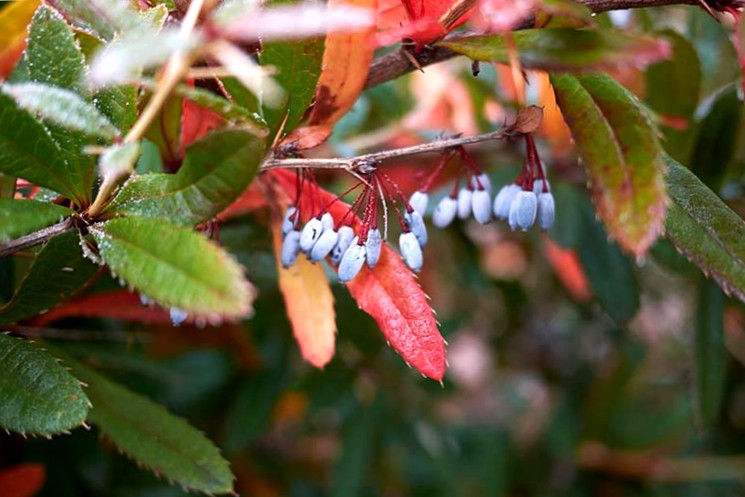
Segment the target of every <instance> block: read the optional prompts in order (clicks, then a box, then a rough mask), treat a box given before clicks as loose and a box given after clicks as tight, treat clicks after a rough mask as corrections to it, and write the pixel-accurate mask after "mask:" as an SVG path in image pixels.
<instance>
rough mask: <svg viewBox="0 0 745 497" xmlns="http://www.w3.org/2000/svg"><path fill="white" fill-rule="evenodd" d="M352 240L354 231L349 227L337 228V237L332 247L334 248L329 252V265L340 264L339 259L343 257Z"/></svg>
mask: <svg viewBox="0 0 745 497" xmlns="http://www.w3.org/2000/svg"><path fill="white" fill-rule="evenodd" d="M353 238H354V230H353V229H352V228H351V227H350V226H342V227H341V228H339V237H338V239H337V242H336V245H334V248H333V249H332V250H331V257H330V258H331V264H333V265H334V266H336V265H338V264H339V263H340V262H341V258H342V257H343V256H344V252H346V251H347V249H348V248H349V245H350V244H351V243H352V239H353Z"/></svg>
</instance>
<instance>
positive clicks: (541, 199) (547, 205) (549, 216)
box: [537, 192, 556, 231]
mask: <svg viewBox="0 0 745 497" xmlns="http://www.w3.org/2000/svg"><path fill="white" fill-rule="evenodd" d="M555 216H556V209H555V206H554V196H553V195H552V194H551V192H546V193H539V194H538V215H537V217H538V227H539V228H541V231H548V230H550V229H551V226H553V225H554V219H555Z"/></svg>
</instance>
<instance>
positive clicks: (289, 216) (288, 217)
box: [282, 205, 297, 238]
mask: <svg viewBox="0 0 745 497" xmlns="http://www.w3.org/2000/svg"><path fill="white" fill-rule="evenodd" d="M296 212H297V207H295V206H294V205H293V206H290V208H288V209H287V212H285V217H284V218H283V219H282V238H284V237H286V236H287V233H289V232H290V231H292V230H293V229H295V225H296V221H297V219H295V218H294V217H293V216H295V213H296Z"/></svg>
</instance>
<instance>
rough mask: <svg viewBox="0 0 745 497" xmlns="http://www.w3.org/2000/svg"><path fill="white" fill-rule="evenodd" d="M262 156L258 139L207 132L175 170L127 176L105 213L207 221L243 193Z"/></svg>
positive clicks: (243, 134)
mask: <svg viewBox="0 0 745 497" xmlns="http://www.w3.org/2000/svg"><path fill="white" fill-rule="evenodd" d="M263 158H264V141H263V140H261V139H258V138H257V137H256V136H254V135H253V134H251V133H249V132H246V131H222V132H218V133H212V134H210V135H208V136H207V137H205V138H203V139H202V140H200V141H198V142H195V143H194V144H193V145H192V146H191V147H189V149H188V150H187V152H186V159H185V160H184V163H183V165H182V166H181V169H179V171H178V173H176V174H147V175H143V176H137V177H134V178H132V179H131V180H129V181H128V182H127V183H126V184H125V186H124V187H123V188H122V191H121V192H120V193H119V195H117V197H116V198H115V199H114V201H113V202H112V205H111V211H110V214H111V215H122V214H126V215H138V216H143V217H156V218H163V219H168V220H169V221H171V222H173V223H178V224H184V225H189V226H194V225H195V224H198V223H201V222H204V221H208V220H209V219H212V218H213V217H214V216H215V215H217V214H218V213H219V212H221V211H222V210H223V209H225V208H226V207H227V206H228V205H230V204H231V203H232V202H233V201H234V200H235V199H236V198H238V196H239V195H240V194H241V193H243V191H244V190H245V189H246V187H247V186H248V184H249V183H250V182H251V180H252V179H253V177H254V175H255V174H256V171H257V169H258V166H259V164H260V163H261V160H262V159H263Z"/></svg>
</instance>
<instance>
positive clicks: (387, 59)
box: [365, 0, 698, 88]
mask: <svg viewBox="0 0 745 497" xmlns="http://www.w3.org/2000/svg"><path fill="white" fill-rule="evenodd" d="M579 2H580V3H582V4H584V5H585V6H586V7H587V8H588V9H590V10H591V11H592V12H593V13H596V14H599V13H601V12H607V11H609V10H622V9H640V8H647V7H662V6H665V5H698V1H697V0H579ZM530 27H533V20H532V19H531V20H529V21H527V22H524V23H523V24H521V25H520V26H517V27H516V28H515V29H516V30H519V29H527V28H530ZM462 34H463V33H459V36H461V35H462ZM458 55H459V54H458V53H456V52H453V51H452V50H449V49H447V48H444V47H437V46H434V47H431V48H428V49H425V50H424V51H422V53H421V54H417V55H415V56H414V55H413V54H412V53H411V52H410V51H408V50H406V49H398V50H394V51H393V52H390V53H388V54H386V55H383V56H381V57H378V58H377V59H375V60H374V61H373V62H372V65H371V66H370V72H369V73H368V75H367V80H366V81H365V88H371V87H373V86H377V85H379V84H381V83H385V82H386V81H391V80H393V79H396V78H398V77H400V76H403V75H404V74H407V73H410V72H412V71H418V70H420V68H422V67H425V66H429V65H432V64H436V63H438V62H443V61H446V60H448V59H452V58H453V57H456V56H458ZM412 56H414V57H416V59H415V60H416V61H417V62H418V63H419V67H417V66H415V65H414V64H413V63H412V62H411V58H412Z"/></svg>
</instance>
